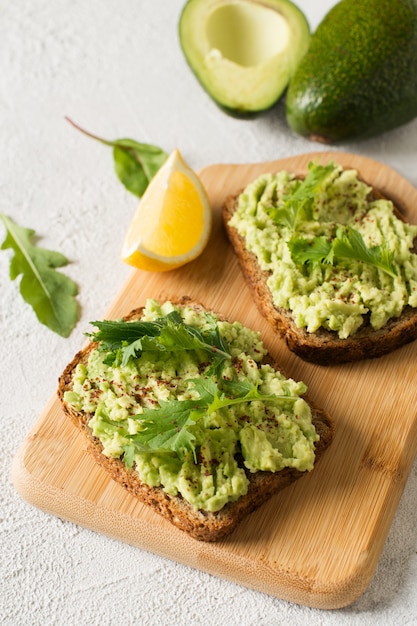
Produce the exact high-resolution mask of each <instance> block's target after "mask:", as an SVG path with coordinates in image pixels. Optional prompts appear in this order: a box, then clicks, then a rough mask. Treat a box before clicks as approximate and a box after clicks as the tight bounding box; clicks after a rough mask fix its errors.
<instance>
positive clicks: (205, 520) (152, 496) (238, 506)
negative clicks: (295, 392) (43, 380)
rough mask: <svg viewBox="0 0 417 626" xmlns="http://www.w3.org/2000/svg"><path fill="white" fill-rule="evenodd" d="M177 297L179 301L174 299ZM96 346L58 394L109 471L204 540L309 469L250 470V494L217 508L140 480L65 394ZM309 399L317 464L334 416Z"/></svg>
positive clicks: (81, 357)
mask: <svg viewBox="0 0 417 626" xmlns="http://www.w3.org/2000/svg"><path fill="white" fill-rule="evenodd" d="M171 302H173V303H174V301H173V300H171ZM175 304H176V305H179V306H184V305H187V306H193V307H195V308H199V309H200V310H201V309H203V308H204V307H202V305H200V304H198V303H194V302H192V301H191V300H190V299H189V298H184V299H182V300H180V301H177V302H175ZM142 310H143V309H142V308H139V309H135V310H134V311H132V312H131V313H130V314H129V315H128V316H126V317H125V318H124V319H137V318H139V317H140V316H141V313H142ZM96 347H97V344H96V343H94V342H91V343H89V344H88V345H87V346H86V347H85V348H84V349H82V350H80V351H79V352H78V353H77V354H76V355H75V356H74V358H73V360H72V361H71V362H70V363H69V364H68V365H67V367H66V368H65V370H64V372H63V373H62V375H61V376H60V378H59V384H58V396H59V398H60V400H61V403H62V407H63V410H64V412H65V414H66V415H67V416H68V417H69V418H70V420H71V421H72V422H73V424H74V425H75V426H76V427H77V428H78V429H79V430H80V431H81V432H82V434H83V435H84V437H85V441H86V443H87V450H88V451H89V452H90V454H92V456H93V457H94V459H95V460H96V462H97V463H98V464H99V465H101V466H102V467H103V468H104V469H105V470H106V471H107V472H108V473H109V475H110V476H111V478H112V479H113V480H115V481H116V482H118V483H119V484H120V485H122V486H123V487H124V488H125V489H126V490H127V491H128V492H129V493H131V494H132V495H133V496H135V497H137V498H138V499H139V500H141V501H142V502H144V503H145V504H147V505H149V506H150V507H152V509H153V510H154V511H155V512H157V513H159V514H160V515H162V516H163V517H164V518H166V519H168V520H169V521H170V522H171V523H172V524H174V525H175V526H176V527H177V528H180V529H181V530H183V531H185V532H186V533H188V534H189V535H190V536H192V537H194V538H195V539H197V540H199V541H218V540H219V539H221V538H223V537H226V536H227V535H229V534H230V533H231V532H232V531H233V530H234V529H235V528H236V526H237V525H238V524H239V522H240V521H241V520H242V519H243V518H244V517H245V516H246V515H248V514H249V513H251V512H252V511H254V510H256V509H257V508H259V507H260V506H261V505H262V504H263V503H264V502H266V501H267V500H268V499H269V498H270V497H271V496H272V495H273V494H275V493H277V492H278V491H280V490H281V489H284V488H285V487H287V486H288V485H290V484H291V483H293V482H294V481H295V480H297V479H298V478H300V477H301V476H302V475H303V474H305V472H300V471H298V470H295V469H293V468H285V469H283V470H281V471H280V472H275V473H274V472H263V471H259V472H256V473H250V472H248V471H247V476H248V478H249V488H248V492H247V494H246V495H244V496H242V497H240V498H239V499H238V500H237V501H236V502H229V503H228V504H226V505H225V506H224V507H223V508H222V509H221V510H220V511H218V512H215V513H211V512H207V511H200V510H196V509H195V508H194V507H193V506H192V505H191V504H189V503H188V502H187V501H186V500H184V499H183V498H182V497H181V496H171V495H169V494H167V493H166V492H165V491H164V490H163V488H162V487H149V486H148V485H147V484H145V483H144V482H142V481H141V480H140V478H139V475H138V474H137V472H135V470H134V468H132V469H128V468H127V467H126V466H125V465H124V463H123V461H121V460H120V459H115V458H109V457H107V456H105V455H104V454H103V446H102V444H101V442H100V440H99V439H97V438H96V437H94V436H93V434H92V432H91V429H90V428H89V426H88V422H89V420H90V417H91V415H90V414H88V413H84V412H80V411H76V410H74V409H73V408H72V407H71V406H70V405H68V404H67V403H66V402H65V400H64V394H65V392H66V391H69V390H71V388H72V376H73V372H74V370H75V368H76V366H77V365H78V363H86V362H87V360H88V356H89V354H90V352H91V351H92V350H94V349H95V348H96ZM268 362H270V363H271V364H272V365H273V366H274V367H276V369H279V370H280V371H282V370H281V369H280V368H278V366H277V365H276V364H275V363H273V362H271V361H270V359H268ZM305 399H306V400H307V401H308V402H309V404H310V406H311V409H312V415H313V423H314V425H315V428H316V431H317V433H318V434H319V436H320V439H319V441H318V442H316V444H315V457H316V459H315V464H316V463H317V461H318V460H319V458H320V457H321V456H322V455H323V453H324V451H325V450H326V448H327V447H328V446H329V445H330V443H331V441H332V439H333V433H334V425H333V421H332V419H331V418H330V416H329V415H328V414H327V413H326V412H325V411H324V410H322V409H319V408H317V407H315V406H313V405H312V403H311V401H309V400H308V399H307V398H305ZM245 471H246V470H245Z"/></svg>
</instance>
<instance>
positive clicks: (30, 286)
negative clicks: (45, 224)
mask: <svg viewBox="0 0 417 626" xmlns="http://www.w3.org/2000/svg"><path fill="white" fill-rule="evenodd" d="M0 219H1V220H2V221H3V223H4V225H5V227H6V231H7V234H6V239H5V240H4V242H3V244H2V246H1V249H2V250H5V249H7V248H10V249H12V250H13V251H14V256H13V258H12V259H11V262H10V278H11V280H15V279H16V278H17V277H18V276H20V275H21V276H22V278H21V281H20V293H21V295H22V297H23V299H24V300H25V301H26V302H27V303H28V304H30V306H31V307H32V308H33V310H34V312H35V314H36V316H37V318H38V320H39V321H40V322H41V323H42V324H44V325H45V326H47V327H48V328H50V329H51V330H53V331H54V332H56V333H58V334H59V335H61V336H62V337H68V336H69V335H70V333H71V331H72V329H73V327H74V326H75V324H76V322H77V320H78V315H79V310H78V304H77V301H76V299H75V296H76V295H77V293H78V287H77V285H76V284H75V283H74V282H73V281H72V280H71V279H70V278H69V277H68V276H65V275H64V274H61V273H59V272H57V271H56V269H55V268H57V267H63V266H64V265H67V263H68V260H67V258H66V257H65V256H64V255H63V254H61V253H59V252H54V251H52V250H46V249H45V248H40V247H37V246H35V245H34V244H33V243H32V240H33V237H34V234H35V231H34V230H32V229H29V228H23V227H21V226H18V225H17V224H15V222H13V220H11V219H10V218H9V217H7V216H6V215H4V214H3V213H1V214H0Z"/></svg>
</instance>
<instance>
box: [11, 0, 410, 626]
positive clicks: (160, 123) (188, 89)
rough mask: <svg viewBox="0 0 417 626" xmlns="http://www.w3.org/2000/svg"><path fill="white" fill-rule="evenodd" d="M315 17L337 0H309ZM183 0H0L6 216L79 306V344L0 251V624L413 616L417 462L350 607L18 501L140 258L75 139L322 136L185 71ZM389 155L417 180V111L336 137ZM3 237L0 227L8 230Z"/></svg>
mask: <svg viewBox="0 0 417 626" xmlns="http://www.w3.org/2000/svg"><path fill="white" fill-rule="evenodd" d="M298 4H299V6H300V7H301V8H302V9H303V10H304V11H305V13H306V15H307V17H308V18H309V21H310V24H311V26H312V27H315V26H316V25H317V24H318V22H319V21H320V19H321V18H322V17H323V15H324V14H325V12H326V11H327V9H328V8H329V7H330V6H332V5H333V4H334V2H332V1H331V0H326V1H324V0H299V2H298ZM182 5H183V0H135V1H133V0H117V1H116V0H88V1H86V0H72V1H70V0H18V1H17V2H8V1H6V0H0V140H1V146H0V212H3V213H6V214H8V215H10V216H11V217H12V218H13V219H14V220H15V221H16V222H17V223H19V224H20V225H22V226H26V227H32V228H34V229H35V230H36V232H37V234H38V236H39V238H40V244H41V245H42V246H44V247H47V248H51V249H54V250H59V251H61V252H63V253H64V254H65V255H66V256H67V257H68V258H69V259H71V261H72V263H71V265H69V266H68V267H67V268H66V269H65V271H66V272H67V273H68V274H69V275H70V276H71V277H73V278H74V279H75V280H76V282H77V283H78V285H79V287H80V296H79V300H80V303H81V306H82V316H81V320H80V322H79V324H78V325H77V327H76V329H75V330H74V331H73V333H72V335H71V337H70V338H69V339H62V338H60V337H58V336H57V335H55V334H54V333H52V332H51V331H49V330H48V329H46V328H44V327H43V326H41V325H40V324H39V323H38V322H37V321H36V319H35V316H34V314H33V312H32V310H31V309H30V307H28V306H27V305H26V304H25V303H23V301H22V300H21V298H20V295H19V294H18V285H17V284H16V283H11V282H10V281H9V279H8V271H9V260H10V254H9V252H8V251H1V252H0V292H1V304H0V337H1V346H2V348H1V349H2V352H1V355H2V361H1V370H0V377H1V379H0V388H1V397H0V413H1V415H0V428H1V437H0V542H1V545H0V624H2V625H3V624H5V625H10V626H12V625H13V626H19V625H26V624H27V625H30V626H32V625H33V626H37V625H39V626H40V625H42V626H49V625H54V626H55V625H57V626H58V625H59V626H61V625H62V626H64V625H72V624H74V625H78V624H80V625H84V624H85V625H87V624H88V625H96V624H97V625H100V626H105V625H112V624H124V625H131V624H144V625H153V624H158V625H160V626H165V625H166V626H171V625H183V624H184V625H190V626H194V625H200V624H205V625H207V626H209V625H210V626H211V625H213V626H214V625H218V624H227V625H228V626H233V625H239V626H249V625H251V626H252V625H253V626H255V625H256V626H266V625H268V626H269V625H270V626H275V625H281V624H282V625H286V624H290V623H291V624H292V625H293V626H298V625H303V626H305V624H311V625H313V626H319V625H320V626H322V625H323V626H330V625H340V626H344V625H345V624H346V625H351V624H352V625H359V624H360V625H361V626H367V625H372V626H373V625H378V626H379V625H381V624H384V625H385V624H387V625H389V626H390V625H393V626H394V625H395V626H402V625H406V624H407V625H411V624H417V593H416V591H417V584H416V580H417V525H416V521H417V515H416V493H417V465H416V464H415V465H414V468H413V470H412V472H411V475H410V478H409V481H408V483H407V486H406V489H405V492H404V494H403V497H402V500H401V503H400V506H399V509H398V512H397V515H396V517H395V520H394V523H393V525H392V529H391V532H390V534H389V537H388V540H387V542H386V545H385V548H384V551H383V553H382V556H381V559H380V562H379V565H378V568H377V570H376V573H375V576H374V578H373V580H372V582H371V584H370V586H369V588H368V590H367V591H366V592H365V594H364V595H363V596H362V597H361V598H360V599H359V600H358V601H357V602H356V603H355V604H353V605H352V606H350V607H348V608H345V609H342V610H338V611H332V612H326V611H320V610H313V609H307V608H303V607H299V606H296V605H293V604H290V603H287V602H283V601H280V600H278V599H275V598H272V597H269V596H266V595H263V594H260V593H255V592H252V591H250V590H247V589H245V588H243V587H240V586H238V585H235V584H231V583H227V582H224V581H222V580H220V579H217V578H214V577H212V576H209V575H207V574H205V573H201V572H198V571H194V570H191V569H189V568H187V567H184V566H182V565H178V564H176V563H173V562H170V561H167V560H164V559H162V558H160V557H157V556H154V555H152V554H148V553H146V552H144V551H141V550H138V549H136V548H132V547H130V546H128V545H125V544H123V543H120V542H117V541H112V540H110V539H108V538H106V537H103V536H101V535H98V534H95V533H93V532H90V531H88V530H85V529H83V528H79V527H77V526H75V525H73V524H71V523H68V522H64V521H61V520H59V519H57V518H54V517H51V516H49V515H47V514H45V513H43V512H41V511H39V510H37V509H35V508H33V507H31V506H30V505H29V504H27V503H25V502H24V501H22V499H21V498H20V496H19V495H18V494H17V493H16V492H15V490H14V488H13V486H12V482H11V476H10V468H11V464H12V459H13V457H14V454H15V453H16V451H17V449H18V447H19V445H20V444H21V442H22V440H23V438H24V437H25V435H26V434H27V432H28V431H29V430H30V428H31V427H32V425H33V424H34V422H35V420H36V419H37V417H38V415H39V414H40V412H41V411H42V409H43V408H44V406H45V404H46V402H47V401H48V400H49V398H50V397H51V395H52V394H53V393H54V392H55V387H56V381H57V377H58V375H59V374H60V372H61V371H62V369H63V367H64V366H65V365H66V363H67V362H68V361H69V360H70V358H71V357H72V356H73V354H74V352H75V351H76V350H77V349H78V348H79V347H80V345H81V344H82V343H83V341H84V335H83V333H84V332H85V331H86V329H87V328H88V323H89V321H90V320H91V319H96V318H97V315H100V314H101V312H103V311H104V310H105V309H106V308H107V306H108V305H109V304H110V302H111V301H112V300H113V299H114V297H115V296H116V295H117V293H118V291H119V289H120V287H121V285H122V284H123V282H124V280H125V279H126V278H127V276H128V272H130V269H129V268H128V267H127V266H123V265H122V263H121V262H120V261H119V249H120V245H121V241H122V238H123V235H124V232H125V230H126V227H127V225H128V223H129V221H130V219H131V216H132V212H133V210H134V209H135V206H136V200H135V198H134V197H133V196H131V195H129V194H128V193H127V192H126V191H125V190H124V189H123V187H122V186H121V184H120V183H119V182H118V180H117V179H116V177H115V175H114V174H113V165H112V156H111V151H110V149H107V148H105V147H103V146H102V145H100V144H98V143H95V142H93V141H91V140H89V139H87V138H85V137H83V136H82V135H80V134H78V133H77V132H76V131H75V130H74V129H73V128H71V127H70V125H69V124H68V123H66V122H65V121H64V116H65V115H68V116H70V117H72V118H73V119H74V120H75V121H77V122H78V123H79V124H80V125H82V126H84V127H85V128H87V129H89V130H90V131H92V132H95V133H97V134H101V135H102V136H104V137H106V138H109V139H114V138H118V137H122V136H124V137H132V138H134V139H137V140H139V141H144V142H150V143H155V144H157V145H160V146H162V147H164V148H165V150H166V151H168V152H169V151H171V150H172V149H173V148H174V147H176V146H178V147H179V148H180V150H181V151H182V153H183V155H184V157H185V158H186V160H187V161H188V162H189V163H190V165H191V166H193V167H194V168H195V169H197V170H198V169H200V168H202V167H204V166H205V165H209V164H212V163H217V162H245V161H251V162H253V161H263V160H269V159H275V158H279V157H284V156H288V155H292V154H298V153H302V152H309V151H312V150H317V149H320V146H318V145H316V144H314V145H313V144H311V143H309V142H308V141H306V140H304V139H302V138H300V137H297V136H295V135H294V134H292V133H291V132H290V131H289V130H288V128H287V127H286V123H285V117H284V109H283V105H282V103H281V104H279V105H278V107H276V108H275V109H274V110H273V111H271V112H269V113H268V114H266V115H264V116H263V117H261V118H259V119H257V120H252V121H242V120H236V119H232V118H230V117H227V116H226V115H224V114H223V113H222V112H221V111H220V110H219V109H218V108H217V107H216V106H215V105H214V104H213V103H212V102H211V100H210V99H209V98H208V97H207V96H206V94H205V93H204V92H203V90H202V89H201V88H200V86H199V85H198V84H197V82H196V80H195V78H194V77H193V76H192V74H191V72H190V71H189V69H188V67H187V65H186V63H185V61H184V59H183V57H182V53H181V51H180V47H179V44H178V38H177V23H178V17H179V14H180V11H181V8H182ZM336 149H338V150H346V151H349V152H357V153H359V154H363V155H366V156H368V157H371V158H375V159H378V160H380V161H383V162H384V163H386V164H388V165H390V166H392V167H394V168H395V169H396V170H397V171H398V172H399V173H400V174H402V175H403V176H404V177H405V178H407V179H408V180H409V181H410V182H411V183H413V184H414V185H417V164H416V156H417V119H416V120H415V121H413V122H411V123H410V124H408V125H407V126H404V127H403V128H400V129H398V130H396V131H393V132H391V133H389V134H386V135H385V136H382V137H379V138H377V139H374V140H370V141H367V142H361V143H354V144H353V143H351V144H344V145H343V146H339V147H338V148H336ZM0 237H1V241H2V240H3V238H4V233H3V231H2V232H1V233H0Z"/></svg>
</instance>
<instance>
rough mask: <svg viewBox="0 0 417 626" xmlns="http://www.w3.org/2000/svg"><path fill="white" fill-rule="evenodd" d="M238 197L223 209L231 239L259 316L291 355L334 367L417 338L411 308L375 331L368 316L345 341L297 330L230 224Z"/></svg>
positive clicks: (375, 196)
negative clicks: (284, 344)
mask: <svg viewBox="0 0 417 626" xmlns="http://www.w3.org/2000/svg"><path fill="white" fill-rule="evenodd" d="M371 194H372V197H373V199H378V198H382V197H383V196H381V194H380V193H379V192H378V191H377V190H373V191H372V192H371ZM239 195H240V193H239V194H236V195H233V196H229V197H228V198H226V200H225V202H224V204H223V207H222V218H223V223H224V226H225V229H226V232H227V235H228V238H229V240H230V242H231V244H232V246H233V249H234V251H235V253H236V255H237V258H238V261H239V265H240V267H241V270H242V273H243V275H244V277H245V280H246V282H247V284H248V286H249V288H250V290H251V293H252V297H253V299H254V302H255V304H256V305H257V307H258V309H259V311H260V313H261V314H262V315H263V316H264V317H265V318H266V319H267V320H268V322H269V323H270V324H271V325H272V327H273V328H274V330H275V331H276V332H277V333H278V334H279V335H280V336H281V337H282V338H283V339H284V340H285V342H286V344H287V346H288V348H289V349H290V350H291V351H292V352H294V353H295V354H297V355H298V356H299V357H301V358H302V359H304V360H305V361H309V362H311V363H317V364H319V365H333V364H336V363H346V362H350V361H359V360H362V359H370V358H376V357H380V356H383V355H384V354H388V353H389V352H392V351H393V350H396V349H397V348H400V347H401V346H404V345H405V344H407V343H410V342H411V341H414V340H415V339H416V338H417V309H416V308H413V307H411V306H408V305H407V306H406V307H405V308H404V310H403V312H402V314H401V315H400V316H399V317H396V318H392V319H390V320H389V321H388V323H387V324H385V326H383V327H382V328H381V329H379V330H374V329H373V328H372V327H371V325H370V324H369V321H368V319H367V318H366V317H365V319H364V324H363V325H362V326H361V328H360V329H359V330H358V331H356V333H355V334H354V335H351V336H349V337H347V338H346V339H340V338H339V336H338V334H337V332H335V331H331V330H326V329H324V328H320V329H318V330H317V331H315V332H314V333H310V332H308V331H307V330H306V329H305V328H299V327H297V326H296V324H295V322H294V318H293V316H292V314H291V311H289V310H287V309H284V308H278V307H276V306H275V305H274V303H273V299H272V293H271V291H270V289H269V287H268V285H267V280H268V278H269V275H270V274H269V272H267V271H265V270H262V269H261V268H260V266H259V263H258V260H257V258H256V255H255V254H254V253H252V252H250V251H248V250H247V249H246V246H245V241H244V238H243V237H242V236H241V235H240V234H239V233H238V232H237V230H236V229H235V228H233V227H232V226H231V225H230V224H229V222H230V219H231V217H232V216H233V214H234V212H235V211H236V209H237V205H238V200H239ZM395 212H396V215H397V217H399V218H402V216H401V214H400V212H399V211H398V210H396V209H395ZM387 297H389V295H388V296H387Z"/></svg>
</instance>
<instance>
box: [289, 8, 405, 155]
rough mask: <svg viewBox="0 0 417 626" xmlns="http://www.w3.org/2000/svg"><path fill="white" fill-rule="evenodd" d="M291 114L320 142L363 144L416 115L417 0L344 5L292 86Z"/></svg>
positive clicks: (320, 32)
mask: <svg viewBox="0 0 417 626" xmlns="http://www.w3.org/2000/svg"><path fill="white" fill-rule="evenodd" d="M286 115H287V122H288V124H289V126H290V127H291V128H292V129H293V130H294V131H295V132H297V133H299V134H300V135H303V136H306V137H308V138H309V139H311V140H313V141H320V142H323V143H332V142H339V141H343V140H346V139H351V138H352V139H353V138H355V139H365V138H368V137H372V136H375V135H378V134H380V133H383V132H385V131H388V130H390V129H392V128H395V127H397V126H400V125H401V124H404V123H406V122H408V121H410V120H411V119H413V118H414V117H416V116H417V0H342V1H341V2H339V3H338V4H337V5H336V6H334V7H333V8H332V9H331V10H330V12H329V13H328V14H327V15H326V17H325V18H324V19H323V21H322V22H321V24H320V25H319V26H318V28H317V30H316V31H315V33H314V34H313V36H312V39H311V44H310V48H309V50H308V52H307V53H306V55H305V56H304V58H303V59H302V60H301V63H300V64H299V66H298V69H297V71H296V72H295V74H294V76H293V79H292V80H291V82H290V85H289V88H288V92H287V99H286Z"/></svg>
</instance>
